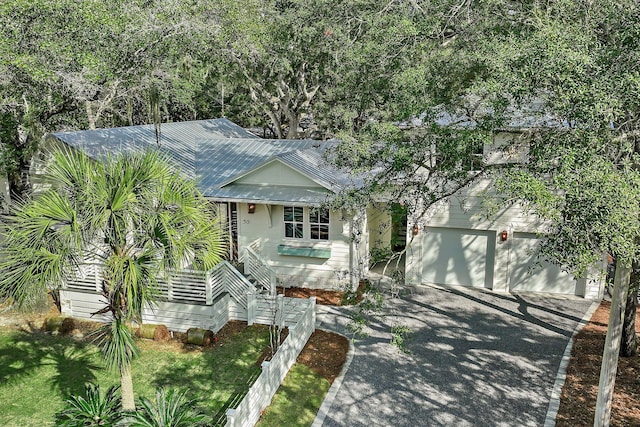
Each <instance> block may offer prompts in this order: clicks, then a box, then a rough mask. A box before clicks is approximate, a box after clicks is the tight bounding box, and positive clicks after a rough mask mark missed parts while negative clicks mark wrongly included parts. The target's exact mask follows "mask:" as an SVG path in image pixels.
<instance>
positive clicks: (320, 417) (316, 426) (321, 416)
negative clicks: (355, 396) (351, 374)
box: [311, 328, 355, 427]
mask: <svg viewBox="0 0 640 427" xmlns="http://www.w3.org/2000/svg"><path fill="white" fill-rule="evenodd" d="M319 329H320V330H323V331H326V332H331V333H334V334H338V333H337V332H335V331H329V330H327V329H321V328H319ZM338 335H341V336H343V337H345V338H347V340H348V341H349V351H348V352H347V360H345V362H344V366H342V370H341V371H340V375H338V377H337V378H336V379H335V380H334V381H333V384H331V387H330V388H329V391H328V392H327V395H326V396H325V397H324V400H323V401H322V405H320V409H318V414H317V415H316V418H315V419H314V420H313V424H311V427H321V426H322V424H323V423H324V420H325V418H326V417H327V415H328V414H329V411H330V410H331V405H332V404H333V401H334V400H335V398H336V395H337V394H338V391H339V390H340V386H342V381H343V380H344V376H345V375H346V374H347V371H348V370H349V365H351V361H352V360H353V356H354V354H355V346H354V345H353V341H351V340H350V339H349V338H348V337H346V336H345V335H342V334H338Z"/></svg>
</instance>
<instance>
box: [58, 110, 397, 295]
mask: <svg viewBox="0 0 640 427" xmlns="http://www.w3.org/2000/svg"><path fill="white" fill-rule="evenodd" d="M48 143H49V144H65V145H67V146H69V147H72V148H74V149H78V150H80V151H82V152H83V153H85V154H87V155H88V156H90V157H92V158H95V159H100V158H101V157H103V156H106V155H108V154H114V153H121V152H126V151H133V150H141V149H146V148H159V149H160V150H161V151H162V152H164V153H165V154H166V155H167V157H168V159H169V160H170V162H172V163H173V164H174V165H175V166H176V168H178V170H180V171H181V172H182V173H184V174H185V175H187V176H189V177H192V178H194V179H196V181H197V183H198V186H199V189H200V191H201V192H202V193H203V194H204V196H205V197H206V198H207V199H208V200H210V201H211V202H212V208H213V209H215V210H216V211H217V212H218V214H219V215H220V216H221V217H222V218H223V219H224V221H225V223H226V226H227V229H228V238H229V252H228V259H229V260H230V261H239V260H240V261H241V260H242V258H243V253H244V250H245V249H246V248H251V249H252V250H254V251H256V252H257V253H259V254H260V256H261V257H262V258H263V259H265V260H266V261H267V262H268V263H269V265H270V266H271V267H272V268H273V269H274V270H275V272H276V275H277V278H278V283H279V286H282V285H284V286H303V287H310V288H338V287H345V286H347V285H353V284H354V283H355V282H356V280H357V279H358V278H359V277H362V275H364V274H366V271H367V261H366V260H367V256H368V251H369V246H370V245H369V240H370V239H369V233H368V231H367V225H368V221H370V222H372V223H374V225H375V226H376V228H378V224H377V222H379V221H380V218H381V217H383V216H384V215H385V214H384V213H383V212H378V213H377V214H376V213H375V210H372V209H369V210H368V213H369V216H367V211H366V210H365V209H363V210H362V212H345V211H342V210H339V209H331V208H328V207H327V202H328V201H329V200H330V199H331V198H332V196H333V195H335V194H336V193H337V192H339V191H340V190H341V189H342V188H344V187H345V186H353V185H356V186H357V185H358V179H357V178H356V177H352V176H351V175H349V174H346V173H344V172H341V171H339V170H337V169H335V168H333V167H331V166H330V165H328V164H325V162H324V161H323V153H324V151H325V150H326V149H327V148H328V147H330V146H331V145H333V144H335V143H336V142H335V141H333V142H332V141H316V140H286V139H283V140H275V139H262V138H258V137H257V136H255V135H253V134H251V133H249V132H248V131H246V130H245V129H243V128H241V127H240V126H238V125H236V124H234V123H232V122H231V121H229V120H227V119H224V118H222V119H213V120H199V121H190V122H180V123H163V124H162V125H161V129H160V136H159V138H157V137H156V132H155V127H154V126H153V125H141V126H130V127H122V128H115V129H98V130H85V131H77V132H57V133H53V134H51V135H50V136H49V137H48ZM374 234H375V233H374ZM387 234H388V233H387ZM354 235H357V236H359V237H360V238H359V239H353V238H352V236H354ZM382 237H384V236H382ZM388 238H389V237H387V239H388ZM374 240H375V241H379V244H380V245H382V244H384V242H382V241H381V237H380V236H374ZM387 244H388V242H387Z"/></svg>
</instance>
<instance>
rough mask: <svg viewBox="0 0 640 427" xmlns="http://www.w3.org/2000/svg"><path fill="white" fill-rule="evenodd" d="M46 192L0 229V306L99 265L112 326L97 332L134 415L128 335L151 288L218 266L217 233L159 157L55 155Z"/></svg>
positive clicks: (186, 184)
mask: <svg viewBox="0 0 640 427" xmlns="http://www.w3.org/2000/svg"><path fill="white" fill-rule="evenodd" d="M47 177H48V184H49V185H50V187H49V188H48V189H47V190H46V191H43V192H41V193H40V194H38V195H36V196H35V197H34V198H32V199H30V200H27V201H24V202H20V203H17V204H16V205H15V206H14V207H13V208H12V211H11V213H10V214H9V215H7V217H6V218H5V221H4V245H3V247H2V249H0V259H1V260H2V261H1V262H0V297H5V298H6V297H10V298H12V299H13V300H14V301H16V302H17V303H18V304H19V305H22V306H28V305H30V304H33V303H35V302H36V301H37V300H38V299H39V297H40V296H42V295H43V294H44V293H45V292H46V291H47V290H51V289H55V288H57V287H59V286H60V285H61V284H62V283H63V282H64V279H65V277H67V275H68V273H69V272H72V271H73V270H74V269H77V268H78V267H79V266H80V265H81V264H82V263H84V262H86V261H87V260H96V261H98V262H101V263H102V265H104V269H103V273H102V292H103V295H104V296H105V300H106V303H105V307H104V309H103V310H101V311H100V312H99V313H110V314H111V318H112V319H113V320H112V322H111V323H110V324H108V325H106V326H105V327H104V328H102V329H101V333H100V335H99V336H100V340H99V341H100V345H101V348H102V351H103V355H104V356H105V360H106V362H107V365H109V366H111V367H114V368H116V369H117V370H118V371H119V373H120V378H121V391H122V406H123V409H125V410H133V409H135V403H134V397H133V385H132V380H131V370H130V367H131V360H132V358H133V357H135V355H136V346H135V342H134V340H133V337H132V335H131V331H130V329H129V327H128V323H130V322H132V321H137V322H140V320H141V314H142V310H143V307H144V306H145V305H146V304H152V303H153V302H154V301H155V300H156V298H157V289H158V287H157V280H158V278H159V277H163V276H165V275H166V274H167V273H168V271H169V270H171V269H180V268H183V267H185V266H187V265H193V266H194V267H197V268H203V269H209V268H211V267H212V266H213V265H215V264H216V263H217V262H218V261H219V260H220V258H221V254H222V250H223V236H222V232H221V230H222V227H220V226H219V222H218V221H216V219H215V217H214V216H213V215H212V213H211V210H210V209H209V204H208V203H207V201H206V200H205V199H204V198H203V196H202V195H201V194H200V193H199V192H198V190H197V189H196V186H195V184H194V183H193V182H192V181H190V180H188V179H186V178H184V177H183V176H181V175H180V174H179V173H177V172H175V171H174V170H173V169H172V167H171V166H170V165H169V164H168V163H167V162H166V161H165V160H164V159H162V158H161V157H160V155H159V154H158V152H157V151H148V152H145V153H137V154H126V155H120V156H118V157H115V158H113V157H109V158H105V159H103V161H101V162H96V161H94V160H92V159H89V158H88V157H86V156H85V155H83V154H81V153H79V152H76V151H71V150H66V151H65V150H63V151H60V152H56V153H54V155H53V159H52V162H51V164H50V166H49V167H48V170H47Z"/></svg>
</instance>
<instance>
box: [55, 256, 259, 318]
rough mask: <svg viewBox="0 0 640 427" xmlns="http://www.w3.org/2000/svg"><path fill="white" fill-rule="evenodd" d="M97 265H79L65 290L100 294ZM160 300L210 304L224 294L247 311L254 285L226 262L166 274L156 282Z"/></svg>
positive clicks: (98, 268)
mask: <svg viewBox="0 0 640 427" xmlns="http://www.w3.org/2000/svg"><path fill="white" fill-rule="evenodd" d="M101 270H102V268H101V265H100V264H96V263H91V264H89V263H88V264H84V265H82V266H80V267H79V268H78V269H76V271H74V273H73V274H72V275H71V276H70V277H69V278H68V279H67V283H66V286H65V287H66V289H69V290H76V291H84V292H98V293H100V292H102V279H101ZM158 291H159V293H160V295H159V297H160V299H164V300H167V301H175V302H185V303H192V304H206V305H211V304H213V302H214V301H215V299H216V298H218V297H219V296H220V295H221V294H222V293H224V292H228V293H229V295H231V297H232V298H233V299H234V300H236V302H238V303H239V304H240V305H241V306H242V307H244V308H245V309H246V308H247V293H248V292H255V287H254V285H253V284H252V283H251V282H250V281H249V280H248V279H247V278H246V277H244V276H243V275H242V274H241V273H240V272H239V271H238V270H236V269H235V268H234V267H233V266H232V265H231V264H229V263H228V262H227V261H222V262H220V263H219V264H217V265H216V266H215V267H214V268H212V269H211V270H209V271H206V272H205V271H199V270H188V269H185V270H180V271H170V273H169V275H168V276H167V277H164V278H159V279H158Z"/></svg>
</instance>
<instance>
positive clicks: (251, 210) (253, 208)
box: [247, 203, 256, 214]
mask: <svg viewBox="0 0 640 427" xmlns="http://www.w3.org/2000/svg"><path fill="white" fill-rule="evenodd" d="M247 208H248V212H249V213H250V214H252V213H255V212H256V204H255V203H249V204H248V205H247Z"/></svg>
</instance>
